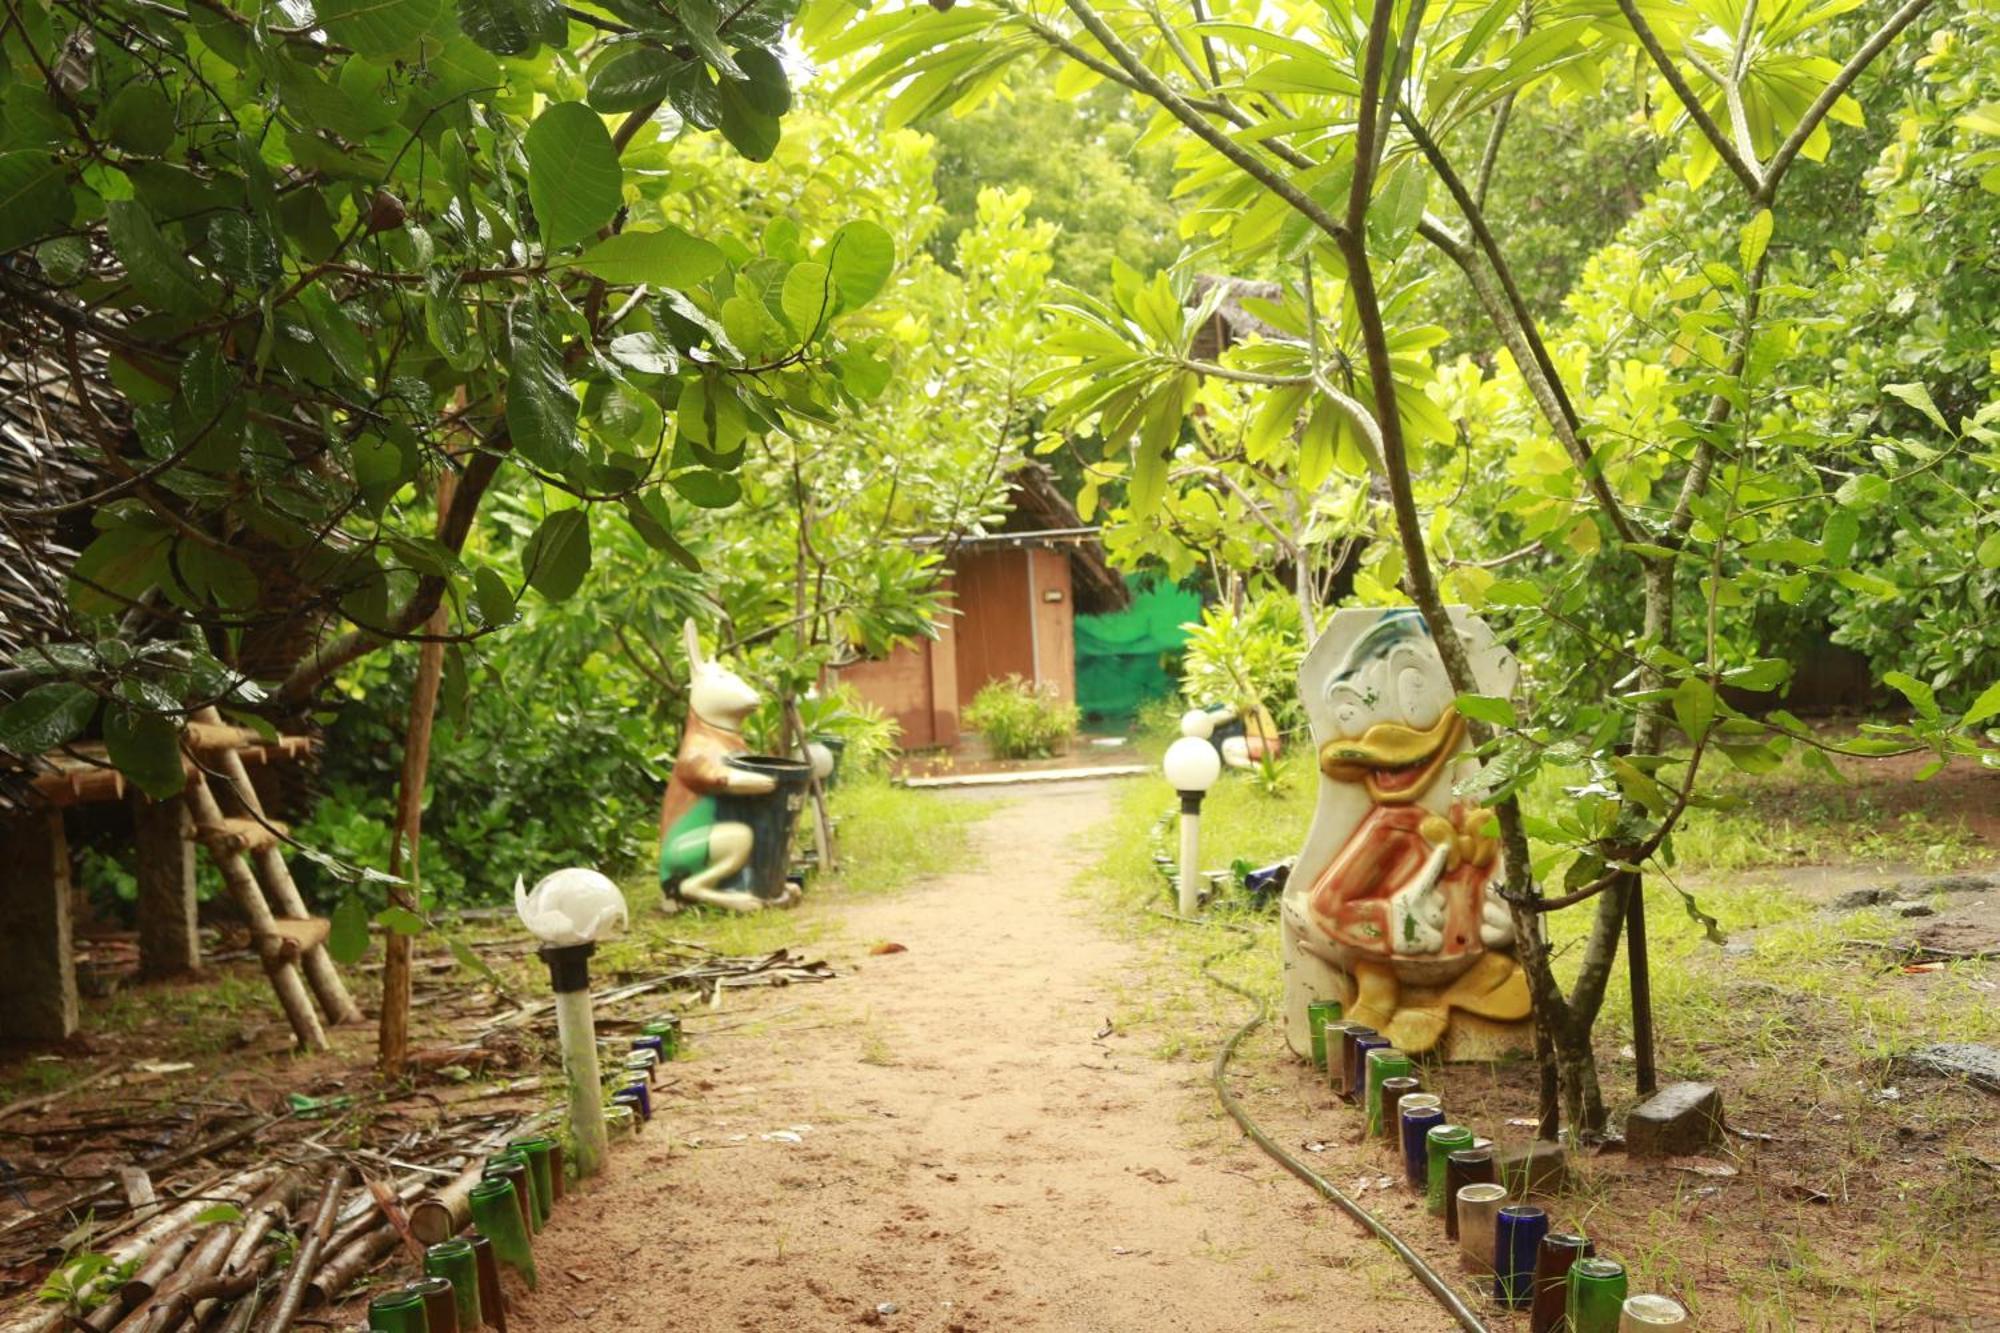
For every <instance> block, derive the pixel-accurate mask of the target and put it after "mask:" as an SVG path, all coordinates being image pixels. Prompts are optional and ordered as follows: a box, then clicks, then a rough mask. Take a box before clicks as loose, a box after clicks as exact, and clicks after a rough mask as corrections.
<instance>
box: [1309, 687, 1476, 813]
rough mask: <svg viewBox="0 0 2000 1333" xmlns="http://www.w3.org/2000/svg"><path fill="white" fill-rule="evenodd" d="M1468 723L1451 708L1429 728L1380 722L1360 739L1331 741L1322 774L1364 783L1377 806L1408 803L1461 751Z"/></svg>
mask: <svg viewBox="0 0 2000 1333" xmlns="http://www.w3.org/2000/svg"><path fill="white" fill-rule="evenodd" d="M1464 734H1465V720H1464V719H1463V718H1461V717H1460V716H1459V715H1458V713H1457V712H1456V711H1455V710H1449V709H1448V710H1446V711H1445V712H1444V713H1443V714H1442V715H1441V716H1439V718H1438V720H1437V721H1436V722H1435V723H1434V724H1432V725H1431V726H1430V727H1428V728H1422V729H1420V728H1417V727H1412V726H1407V725H1405V724H1403V723H1401V722H1377V723H1376V724H1375V725H1374V726H1372V727H1370V728H1368V730H1367V731H1365V732H1363V733H1362V734H1361V735H1359V736H1354V737H1343V738H1340V739H1337V740H1331V741H1328V742H1327V743H1326V744H1325V745H1322V746H1321V747H1320V750H1319V767H1320V772H1322V773H1324V774H1326V775H1327V776H1328V777H1329V778H1332V779H1333V780H1334V781H1335V782H1360V783H1364V784H1365V785H1366V786H1367V788H1368V796H1369V799H1370V800H1372V801H1374V802H1376V803H1377V804H1378V805H1407V804H1409V803H1410V802H1412V801H1414V800H1416V799H1417V798H1418V797H1420V796H1422V795H1423V794H1424V792H1425V791H1427V790H1429V788H1430V785H1431V783H1432V782H1434V781H1436V779H1437V775H1438V774H1439V772H1441V771H1442V770H1443V768H1444V766H1445V763H1446V762H1447V761H1448V760H1449V759H1450V757H1451V756H1452V755H1453V754H1454V753H1455V752H1456V751H1457V749H1458V742H1459V740H1460V738H1461V737H1462V736H1463V735H1464Z"/></svg>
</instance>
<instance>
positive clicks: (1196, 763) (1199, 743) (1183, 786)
mask: <svg viewBox="0 0 2000 1333" xmlns="http://www.w3.org/2000/svg"><path fill="white" fill-rule="evenodd" d="M1160 767H1161V769H1162V770H1164V771H1165V773H1166V775H1167V781H1168V782H1169V783H1171V784H1172V785H1173V789H1174V790H1175V791H1207V790H1208V789H1209V788H1210V787H1213V786H1214V785H1215V780H1216V779H1217V778H1219V777H1221V776H1222V756H1221V755H1219V754H1217V753H1216V752H1215V747H1214V746H1213V745H1210V744H1209V743H1208V742H1207V741H1205V740H1202V739H1200V738H1199V737H1195V736H1183V737H1181V738H1180V739H1179V740H1177V741H1175V742H1174V743H1173V744H1172V745H1169V746H1168V747H1167V757H1166V760H1165V761H1164V762H1163V763H1162V764H1161V765H1160Z"/></svg>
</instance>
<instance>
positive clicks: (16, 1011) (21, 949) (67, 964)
mask: <svg viewBox="0 0 2000 1333" xmlns="http://www.w3.org/2000/svg"><path fill="white" fill-rule="evenodd" d="M4 829H5V832H6V845H7V855H6V857H5V858H4V860H0V939H5V940H6V941H7V966H6V967H5V968H4V969H0V1036H5V1037H9V1038H13V1039H16V1040H28V1041H61V1040H63V1039H64V1038H66V1037H69V1036H70V1035H72V1034H73V1033H75V1031H76V1027H77V1006H76V959H75V953H74V944H73V941H72V939H71V935H70V914H69V894H70V875H69V840H68V839H67V838H66V837H65V836H64V834H63V824H62V815H61V814H60V813H58V812H56V811H52V810H43V811H35V812H31V813H24V814H19V815H14V816H11V817H9V818H8V819H7V820H6V821H5V824H4Z"/></svg>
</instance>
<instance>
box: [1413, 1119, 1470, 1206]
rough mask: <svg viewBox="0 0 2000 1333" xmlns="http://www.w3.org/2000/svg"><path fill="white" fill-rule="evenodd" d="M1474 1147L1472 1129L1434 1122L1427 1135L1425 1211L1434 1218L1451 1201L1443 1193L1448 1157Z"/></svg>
mask: <svg viewBox="0 0 2000 1333" xmlns="http://www.w3.org/2000/svg"><path fill="white" fill-rule="evenodd" d="M1471 1146H1472V1131H1471V1130H1469V1129H1467V1128H1466V1127H1465V1126H1464V1125H1432V1126H1431V1128H1430V1130H1429V1132H1427V1133H1426V1134H1425V1135H1424V1155H1425V1160H1424V1211H1425V1212H1427V1213H1429V1214H1430V1215H1431V1216H1432V1217H1443V1216H1444V1210H1445V1208H1446V1207H1447V1204H1448V1201H1447V1199H1446V1197H1445V1192H1444V1168H1445V1161H1446V1159H1447V1158H1449V1157H1450V1156H1451V1155H1452V1154H1453V1153H1455V1152H1457V1151H1458V1150H1459V1149H1461V1148H1470V1147H1471Z"/></svg>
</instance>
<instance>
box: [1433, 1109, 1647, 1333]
mask: <svg viewBox="0 0 2000 1333" xmlns="http://www.w3.org/2000/svg"><path fill="white" fill-rule="evenodd" d="M1424 1172H1425V1182H1424V1184H1425V1188H1428V1187H1429V1183H1430V1182H1429V1172H1430V1156H1429V1153H1428V1152H1426V1153H1425V1158H1424ZM1495 1174H1496V1172H1495V1167H1494V1164H1493V1150H1492V1149H1491V1148H1460V1149H1459V1150H1458V1151H1456V1152H1452V1153H1447V1154H1446V1155H1445V1159H1444V1197H1445V1198H1446V1199H1448V1200H1450V1201H1451V1202H1450V1204H1449V1205H1448V1206H1447V1207H1446V1208H1445V1210H1444V1234H1445V1235H1446V1236H1447V1237H1449V1238H1450V1239H1452V1240H1457V1239H1458V1206H1457V1205H1458V1192H1459V1191H1460V1190H1462V1189H1464V1188H1465V1187H1466V1186H1467V1185H1491V1184H1494V1183H1495V1180H1494V1176H1495ZM1612 1313H1613V1316H1614V1318H1615V1316H1616V1314H1617V1312H1616V1311H1613V1312H1612Z"/></svg>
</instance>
